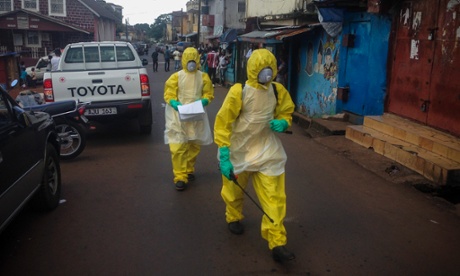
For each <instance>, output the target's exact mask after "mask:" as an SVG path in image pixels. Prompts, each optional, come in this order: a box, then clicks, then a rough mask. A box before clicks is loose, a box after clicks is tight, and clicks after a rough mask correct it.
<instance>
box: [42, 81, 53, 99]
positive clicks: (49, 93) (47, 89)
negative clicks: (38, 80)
mask: <svg viewBox="0 0 460 276" xmlns="http://www.w3.org/2000/svg"><path fill="white" fill-rule="evenodd" d="M43 94H44V98H45V102H47V103H51V102H54V94H53V81H52V80H51V79H46V80H43Z"/></svg>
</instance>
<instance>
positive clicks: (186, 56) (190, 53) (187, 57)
mask: <svg viewBox="0 0 460 276" xmlns="http://www.w3.org/2000/svg"><path fill="white" fill-rule="evenodd" d="M192 60H193V61H195V63H196V69H197V70H199V69H200V54H199V53H198V50H197V49H195V48H193V47H188V48H186V49H185V51H184V53H182V68H184V70H185V71H186V72H189V71H188V70H187V63H188V62H189V61H192Z"/></svg>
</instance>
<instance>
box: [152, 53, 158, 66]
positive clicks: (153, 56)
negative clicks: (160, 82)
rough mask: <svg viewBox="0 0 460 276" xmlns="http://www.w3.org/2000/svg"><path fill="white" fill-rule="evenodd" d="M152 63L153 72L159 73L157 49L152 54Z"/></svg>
mask: <svg viewBox="0 0 460 276" xmlns="http://www.w3.org/2000/svg"><path fill="white" fill-rule="evenodd" d="M152 62H153V72H158V49H157V48H155V50H154V51H153V53H152Z"/></svg>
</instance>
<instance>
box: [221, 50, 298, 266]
mask: <svg viewBox="0 0 460 276" xmlns="http://www.w3.org/2000/svg"><path fill="white" fill-rule="evenodd" d="M276 74H277V66H276V58H275V56H274V55H273V54H272V53H271V52H270V51H268V50H267V49H258V50H254V51H253V53H252V55H251V57H250V58H249V60H248V65H247V75H248V80H247V81H246V83H245V85H244V86H242V85H241V84H235V85H233V86H232V87H231V88H230V90H229V91H228V94H227V96H226V98H225V100H224V103H223V104H222V107H221V108H220V110H219V112H218V114H217V117H216V121H215V125H214V141H215V143H216V144H217V146H218V147H219V153H218V159H219V164H220V169H221V173H222V175H223V176H222V180H223V187H222V191H221V195H222V198H223V200H224V202H225V204H226V212H225V216H226V221H227V223H228V228H229V230H230V231H231V232H232V233H233V234H237V235H239V234H242V233H243V232H244V227H243V224H241V222H240V221H241V220H242V219H243V218H244V216H243V213H242V212H243V197H244V193H243V189H244V188H246V186H247V184H248V181H249V180H251V181H252V184H253V187H254V190H255V192H256V194H257V197H258V199H259V202H260V205H261V207H262V209H263V211H264V212H265V213H266V214H267V215H268V216H265V215H264V216H263V217H262V223H261V233H262V237H263V238H264V239H266V240H267V241H268V247H269V249H270V250H272V255H273V258H274V259H275V260H276V261H280V262H283V261H288V260H292V259H294V258H295V256H294V254H293V253H291V252H290V251H288V250H287V249H286V247H285V245H286V243H287V238H286V229H285V227H284V224H283V221H284V217H285V216H286V194H285V189H284V183H285V180H284V177H285V175H284V166H285V163H286V159H287V156H286V153H285V151H284V148H283V145H282V144H281V141H280V139H279V138H278V137H277V135H276V134H275V133H277V132H285V131H286V129H287V128H288V127H289V126H290V125H291V123H292V113H293V112H294V103H293V102H292V99H291V97H290V95H289V92H288V91H287V90H286V88H284V86H283V85H281V84H280V83H277V82H273V80H274V78H275V77H276ZM234 175H237V176H238V180H237V182H238V183H239V185H240V186H241V187H242V188H243V189H241V188H240V187H238V186H237V185H236V183H233V181H232V180H233V177H234ZM270 218H271V219H273V222H271V221H270Z"/></svg>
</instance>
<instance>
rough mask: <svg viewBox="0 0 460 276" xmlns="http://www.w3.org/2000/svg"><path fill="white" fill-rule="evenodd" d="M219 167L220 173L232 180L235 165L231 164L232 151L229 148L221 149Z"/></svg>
mask: <svg viewBox="0 0 460 276" xmlns="http://www.w3.org/2000/svg"><path fill="white" fill-rule="evenodd" d="M219 160H220V162H219V167H220V172H221V173H222V174H223V175H224V176H225V177H226V178H227V179H228V180H232V179H231V175H232V174H233V165H232V162H230V149H229V148H228V147H225V146H224V147H221V148H219Z"/></svg>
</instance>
